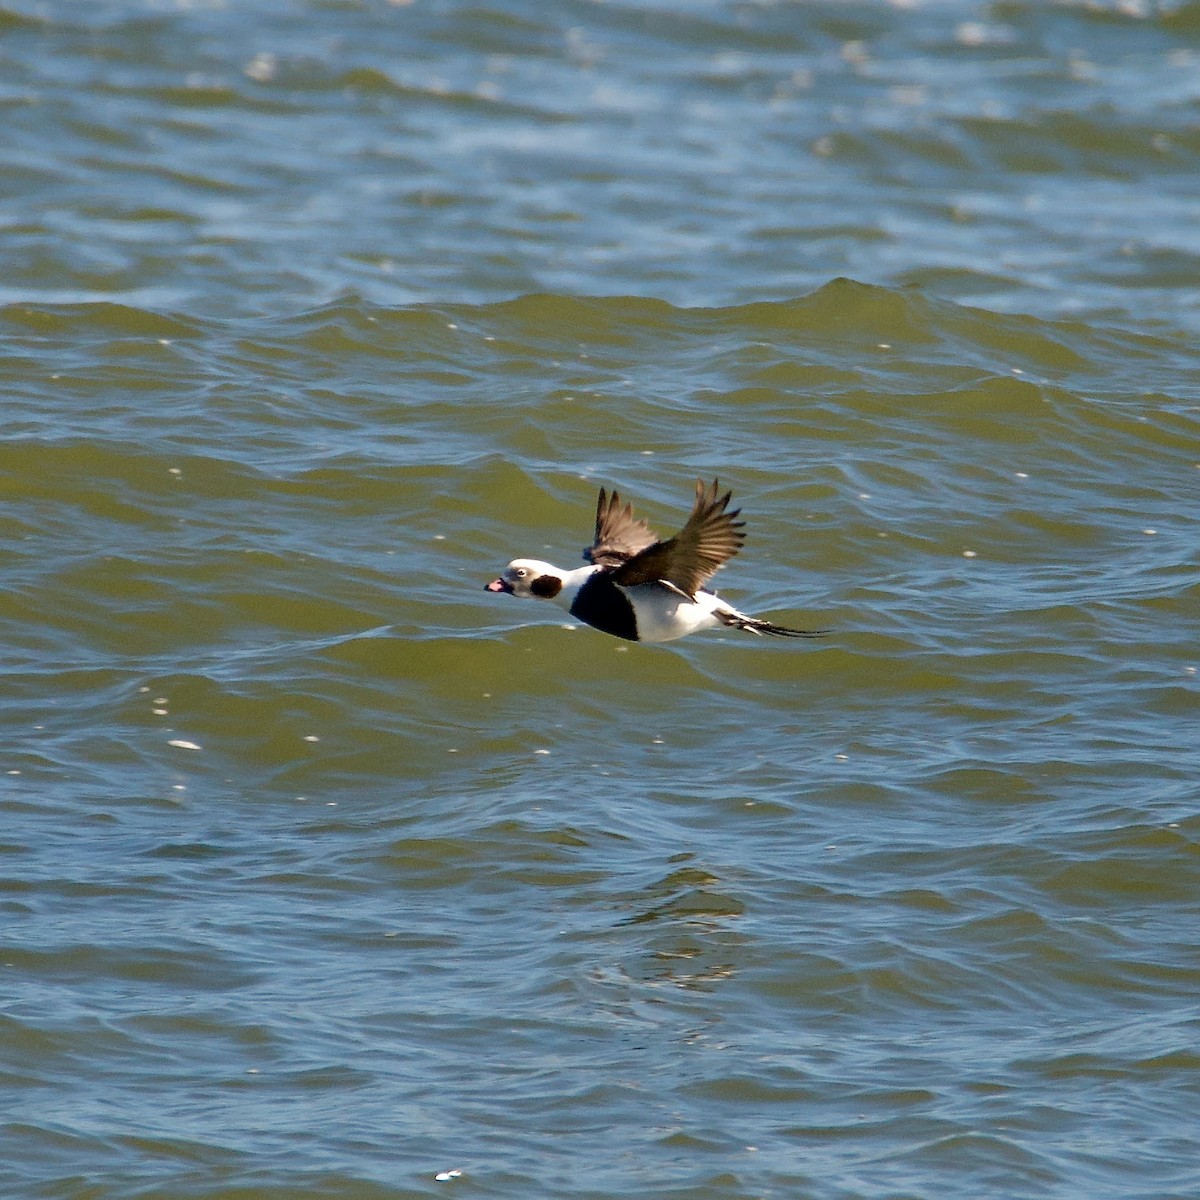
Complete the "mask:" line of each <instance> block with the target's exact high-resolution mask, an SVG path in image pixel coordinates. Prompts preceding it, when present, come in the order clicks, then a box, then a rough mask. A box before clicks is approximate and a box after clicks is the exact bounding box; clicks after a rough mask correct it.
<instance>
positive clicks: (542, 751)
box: [534, 750, 550, 754]
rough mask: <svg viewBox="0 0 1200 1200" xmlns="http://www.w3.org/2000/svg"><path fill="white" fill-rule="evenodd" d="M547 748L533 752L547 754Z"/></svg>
mask: <svg viewBox="0 0 1200 1200" xmlns="http://www.w3.org/2000/svg"><path fill="white" fill-rule="evenodd" d="M549 753H550V751H549V750H535V751H534V754H549Z"/></svg>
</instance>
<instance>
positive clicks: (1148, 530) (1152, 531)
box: [1142, 529, 1158, 535]
mask: <svg viewBox="0 0 1200 1200" xmlns="http://www.w3.org/2000/svg"><path fill="white" fill-rule="evenodd" d="M1142 532H1143V533H1148V534H1151V535H1153V534H1156V533H1157V532H1158V530H1157V529H1143V530H1142Z"/></svg>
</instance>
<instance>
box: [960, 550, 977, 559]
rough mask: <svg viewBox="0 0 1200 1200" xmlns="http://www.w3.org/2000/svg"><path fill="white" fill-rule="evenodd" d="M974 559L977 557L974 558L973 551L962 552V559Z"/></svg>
mask: <svg viewBox="0 0 1200 1200" xmlns="http://www.w3.org/2000/svg"><path fill="white" fill-rule="evenodd" d="M975 557H977V556H976V554H975V551H974V550H964V551H963V558H975Z"/></svg>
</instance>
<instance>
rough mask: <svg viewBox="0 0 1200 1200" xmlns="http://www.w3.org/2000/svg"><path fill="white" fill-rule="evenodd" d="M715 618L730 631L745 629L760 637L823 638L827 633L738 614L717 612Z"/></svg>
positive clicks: (822, 630) (826, 631) (824, 630)
mask: <svg viewBox="0 0 1200 1200" xmlns="http://www.w3.org/2000/svg"><path fill="white" fill-rule="evenodd" d="M717 616H718V617H719V618H720V620H721V624H723V625H728V626H729V627H730V628H731V629H746V630H749V631H750V632H751V633H757V634H758V635H759V636H760V637H761V636H762V635H763V634H764V633H770V634H773V635H774V636H775V637H797V638H817V637H824V636H825V634H827V633H828V632H829V630H828V629H788V628H787V626H786V625H776V624H775V622H774V621H762V620H759V618H758V617H747V616H745V615H744V614H742V613H740V612H718V613H717Z"/></svg>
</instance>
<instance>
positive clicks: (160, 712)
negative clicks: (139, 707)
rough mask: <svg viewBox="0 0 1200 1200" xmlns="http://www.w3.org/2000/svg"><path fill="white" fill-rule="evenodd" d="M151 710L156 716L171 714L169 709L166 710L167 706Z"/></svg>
mask: <svg viewBox="0 0 1200 1200" xmlns="http://www.w3.org/2000/svg"><path fill="white" fill-rule="evenodd" d="M150 711H151V712H152V713H153V714H154V715H155V716H156V717H165V716H168V715H169V714H168V712H167V710H166V709H165V708H152V709H151V710H150Z"/></svg>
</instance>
